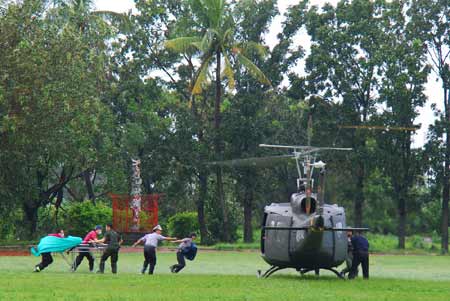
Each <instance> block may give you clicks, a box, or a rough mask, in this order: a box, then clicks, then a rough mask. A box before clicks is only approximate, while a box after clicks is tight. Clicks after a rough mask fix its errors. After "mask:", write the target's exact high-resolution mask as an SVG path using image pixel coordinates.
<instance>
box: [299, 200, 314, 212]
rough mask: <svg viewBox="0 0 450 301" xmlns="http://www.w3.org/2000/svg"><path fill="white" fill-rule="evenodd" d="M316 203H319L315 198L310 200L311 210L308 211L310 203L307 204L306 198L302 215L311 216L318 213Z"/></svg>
mask: <svg viewBox="0 0 450 301" xmlns="http://www.w3.org/2000/svg"><path fill="white" fill-rule="evenodd" d="M316 203H317V202H316V200H315V199H314V198H310V205H309V210H308V202H307V199H306V198H304V199H303V200H302V202H301V208H302V213H306V214H311V213H314V212H316ZM308 211H309V212H308Z"/></svg>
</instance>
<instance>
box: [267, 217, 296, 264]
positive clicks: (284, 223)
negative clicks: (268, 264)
mask: <svg viewBox="0 0 450 301" xmlns="http://www.w3.org/2000/svg"><path fill="white" fill-rule="evenodd" d="M291 225H292V217H291V216H282V215H279V214H274V213H272V214H269V215H268V216H267V220H266V226H268V227H291ZM290 232H291V231H289V230H282V231H278V230H265V239H264V251H265V252H264V256H265V257H266V258H267V259H270V260H272V261H277V262H279V264H280V265H282V264H283V262H284V263H288V262H289V247H288V246H289V237H290Z"/></svg>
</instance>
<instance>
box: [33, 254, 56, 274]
mask: <svg viewBox="0 0 450 301" xmlns="http://www.w3.org/2000/svg"><path fill="white" fill-rule="evenodd" d="M41 256H42V261H41V262H40V263H39V264H38V265H36V266H37V267H39V269H40V270H41V271H42V270H43V269H45V268H46V267H48V266H49V265H50V264H51V263H52V262H53V257H52V253H50V252H49V253H42V254H41Z"/></svg>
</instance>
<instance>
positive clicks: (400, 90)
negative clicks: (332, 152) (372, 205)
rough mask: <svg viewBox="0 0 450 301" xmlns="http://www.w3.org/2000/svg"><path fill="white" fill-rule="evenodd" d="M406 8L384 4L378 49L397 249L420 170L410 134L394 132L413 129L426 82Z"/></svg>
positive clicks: (402, 239)
mask: <svg viewBox="0 0 450 301" xmlns="http://www.w3.org/2000/svg"><path fill="white" fill-rule="evenodd" d="M405 8H406V5H405V4H404V3H403V2H401V1H392V2H390V3H388V4H386V9H385V10H384V12H383V17H384V20H383V21H384V31H385V32H384V33H385V34H386V39H385V41H384V43H383V44H381V45H380V48H381V50H382V51H381V53H382V54H381V59H382V61H383V65H382V67H381V71H382V72H383V75H384V76H383V78H382V79H381V87H380V97H379V98H380V102H383V103H384V104H385V105H386V108H387V110H385V112H384V114H383V115H384V116H383V119H384V122H383V124H385V125H387V126H391V127H393V128H394V130H393V131H389V132H388V133H383V134H382V135H381V137H380V139H379V140H380V141H383V140H384V141H383V142H384V143H383V142H381V143H383V144H384V145H383V147H382V149H383V152H386V151H388V152H389V153H390V155H389V156H382V155H381V154H380V158H382V160H383V161H385V162H384V164H383V165H384V166H385V167H386V171H387V174H388V175H390V177H391V183H392V186H393V189H394V190H393V199H395V200H396V202H397V206H398V209H397V211H398V217H399V219H398V232H397V233H398V238H399V248H401V249H404V248H405V235H406V224H407V223H406V217H407V202H408V200H409V199H411V188H412V185H413V183H414V181H415V178H416V177H417V175H418V172H420V171H421V169H419V168H418V161H417V159H418V157H417V155H415V154H414V152H413V151H412V149H411V143H412V141H411V133H412V131H411V130H395V129H396V128H400V129H401V128H412V127H413V122H414V119H415V118H416V117H417V114H418V112H417V108H418V107H421V106H423V104H424V103H425V100H426V98H425V95H424V93H423V91H424V84H425V82H426V80H427V75H428V71H429V69H428V67H427V66H426V65H425V63H424V61H425V59H424V58H425V57H424V52H423V49H422V43H421V42H420V41H418V40H416V39H414V34H413V33H411V32H410V31H409V30H408V29H407V22H406V16H405V15H404V14H403V11H404V10H405ZM383 138H385V139H383Z"/></svg>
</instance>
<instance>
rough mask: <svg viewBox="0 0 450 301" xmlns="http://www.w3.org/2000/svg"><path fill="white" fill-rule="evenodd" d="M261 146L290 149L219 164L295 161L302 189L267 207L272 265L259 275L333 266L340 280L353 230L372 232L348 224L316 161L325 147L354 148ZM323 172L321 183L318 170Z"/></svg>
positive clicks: (265, 244)
mask: <svg viewBox="0 0 450 301" xmlns="http://www.w3.org/2000/svg"><path fill="white" fill-rule="evenodd" d="M259 146H260V147H268V148H276V149H289V150H291V153H290V154H288V155H280V156H271V157H260V158H247V159H235V160H229V161H222V162H214V165H222V166H234V167H236V166H264V165H267V164H268V163H270V162H278V161H280V160H286V159H294V160H295V163H296V168H297V172H298V178H297V191H296V192H295V193H293V194H292V195H291V196H290V202H288V203H272V204H270V205H268V206H265V208H264V215H263V220H262V227H261V244H260V249H261V255H262V258H263V259H264V261H266V262H267V263H268V264H269V265H271V267H270V268H269V269H268V270H267V271H266V272H264V273H263V274H262V275H261V271H260V270H258V276H259V277H262V278H268V277H270V276H271V275H272V274H273V273H275V272H277V271H279V270H283V269H287V268H293V269H295V270H297V271H298V272H300V274H302V275H303V274H305V273H308V272H311V271H314V272H315V274H316V275H319V270H320V269H323V270H329V271H331V272H333V273H334V274H336V276H338V277H339V278H343V276H342V275H341V274H340V273H339V272H338V271H337V270H336V267H338V266H339V265H341V264H342V263H343V262H344V261H345V259H346V257H347V247H348V242H347V235H346V232H348V231H352V232H354V231H358V232H359V231H367V230H369V229H368V228H353V227H347V224H346V217H345V210H344V208H343V207H341V206H338V205H336V204H333V205H331V204H326V203H325V200H324V185H325V172H326V170H325V166H326V164H325V163H324V162H322V161H316V158H317V155H318V153H320V152H323V151H350V150H352V149H351V148H336V147H314V146H288V145H270V144H260V145H259ZM315 170H318V171H319V177H318V183H317V187H315V185H314V179H313V173H314V171H315Z"/></svg>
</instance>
